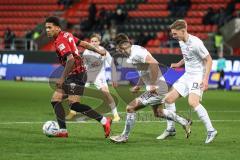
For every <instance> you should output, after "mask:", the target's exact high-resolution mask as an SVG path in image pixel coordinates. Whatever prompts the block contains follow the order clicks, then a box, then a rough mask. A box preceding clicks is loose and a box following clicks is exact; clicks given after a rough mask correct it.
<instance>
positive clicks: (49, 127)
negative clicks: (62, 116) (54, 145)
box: [42, 121, 59, 137]
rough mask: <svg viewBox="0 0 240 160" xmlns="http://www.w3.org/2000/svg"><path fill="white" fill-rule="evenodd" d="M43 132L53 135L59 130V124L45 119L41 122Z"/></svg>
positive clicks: (49, 135)
mask: <svg viewBox="0 0 240 160" xmlns="http://www.w3.org/2000/svg"><path fill="white" fill-rule="evenodd" d="M42 129H43V134H45V135H46V136H48V137H54V136H55V135H56V134H57V133H58V131H59V125H58V123H57V122H55V121H47V122H45V123H44V124H43V128H42Z"/></svg>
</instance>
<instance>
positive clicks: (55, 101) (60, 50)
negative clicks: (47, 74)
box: [45, 17, 111, 137]
mask: <svg viewBox="0 0 240 160" xmlns="http://www.w3.org/2000/svg"><path fill="white" fill-rule="evenodd" d="M45 28H46V33H47V36H48V37H50V38H53V39H54V46H55V48H56V52H57V56H58V59H59V62H60V64H61V65H62V66H64V70H63V72H62V75H61V77H60V79H58V80H57V81H56V86H57V89H56V90H55V92H54V93H53V96H52V100H51V104H52V106H53V108H54V111H55V114H56V116H57V121H58V124H59V127H60V130H59V131H58V133H57V135H56V137H68V132H67V128H66V123H65V112H64V109H63V107H62V103H61V102H62V100H63V97H64V96H65V95H67V96H68V101H69V104H70V107H71V109H72V110H74V111H76V112H80V113H82V114H84V115H86V116H88V117H90V118H92V119H95V120H97V121H98V122H100V123H101V124H102V125H103V128H104V131H105V137H108V136H109V134H110V130H111V119H110V118H106V117H104V116H102V115H100V114H99V113H97V112H96V111H94V110H92V109H91V107H90V106H88V105H85V104H80V103H79V101H80V96H81V95H82V94H83V91H84V85H85V82H86V79H87V75H86V69H85V66H84V64H83V59H82V57H81V56H80V55H79V53H78V49H77V47H76V44H77V45H80V46H82V47H84V48H87V49H89V50H93V51H95V52H98V53H99V54H101V55H105V54H106V51H105V50H100V49H98V48H96V47H94V46H92V45H91V44H89V43H88V42H85V41H81V40H79V39H78V38H76V37H74V36H73V35H72V34H71V33H69V32H64V31H62V30H61V26H60V21H59V19H58V18H57V17H48V18H47V19H46V21H45Z"/></svg>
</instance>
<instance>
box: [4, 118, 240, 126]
mask: <svg viewBox="0 0 240 160" xmlns="http://www.w3.org/2000/svg"><path fill="white" fill-rule="evenodd" d="M211 121H212V122H240V119H236V120H229V119H226V120H220V119H219V120H211ZM136 122H137V123H165V122H166V121H165V120H160V121H136ZM193 122H194V123H199V122H201V121H200V120H193ZM43 123H44V122H1V123H0V125H14V124H20V125H21V124H43ZM67 123H70V124H79V123H98V122H95V121H72V122H67ZM116 123H125V122H124V121H120V122H116ZM201 123H202V122H201Z"/></svg>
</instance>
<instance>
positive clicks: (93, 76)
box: [86, 71, 108, 89]
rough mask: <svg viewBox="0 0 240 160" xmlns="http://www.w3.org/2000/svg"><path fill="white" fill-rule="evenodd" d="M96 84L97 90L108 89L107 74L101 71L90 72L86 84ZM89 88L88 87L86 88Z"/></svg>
mask: <svg viewBox="0 0 240 160" xmlns="http://www.w3.org/2000/svg"><path fill="white" fill-rule="evenodd" d="M90 83H91V84H92V83H93V84H94V85H95V87H96V88H97V89H101V88H102V87H108V84H107V80H106V78H105V73H102V72H99V71H96V72H94V71H89V72H88V79H87V83H86V84H88V85H89V84H90ZM86 87H87V86H86Z"/></svg>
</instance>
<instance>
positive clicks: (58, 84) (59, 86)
mask: <svg viewBox="0 0 240 160" xmlns="http://www.w3.org/2000/svg"><path fill="white" fill-rule="evenodd" d="M63 82H64V79H63V78H60V79H58V80H57V81H56V86H57V88H62V85H63Z"/></svg>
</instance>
